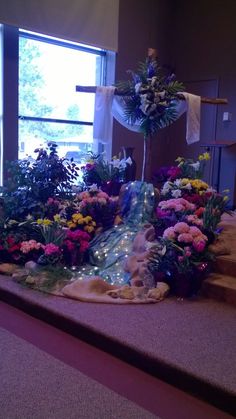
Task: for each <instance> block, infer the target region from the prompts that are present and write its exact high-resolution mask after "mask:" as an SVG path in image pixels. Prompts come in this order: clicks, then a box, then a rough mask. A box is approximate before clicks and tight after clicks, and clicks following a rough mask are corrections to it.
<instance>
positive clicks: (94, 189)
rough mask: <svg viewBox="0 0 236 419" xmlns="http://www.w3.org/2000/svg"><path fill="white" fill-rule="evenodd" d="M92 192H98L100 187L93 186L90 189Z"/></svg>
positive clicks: (94, 184)
mask: <svg viewBox="0 0 236 419" xmlns="http://www.w3.org/2000/svg"><path fill="white" fill-rule="evenodd" d="M88 189H89V191H90V192H96V191H98V185H97V184H96V183H93V184H92V185H91V186H89V187H88Z"/></svg>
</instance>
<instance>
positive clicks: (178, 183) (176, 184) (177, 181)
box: [174, 179, 182, 188]
mask: <svg viewBox="0 0 236 419" xmlns="http://www.w3.org/2000/svg"><path fill="white" fill-rule="evenodd" d="M174 184H175V186H177V188H179V187H180V186H182V181H181V179H176V180H175V181H174Z"/></svg>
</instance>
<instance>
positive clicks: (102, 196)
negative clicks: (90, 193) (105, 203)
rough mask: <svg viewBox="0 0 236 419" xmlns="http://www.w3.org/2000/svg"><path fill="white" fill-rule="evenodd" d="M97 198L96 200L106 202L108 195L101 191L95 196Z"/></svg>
mask: <svg viewBox="0 0 236 419" xmlns="http://www.w3.org/2000/svg"><path fill="white" fill-rule="evenodd" d="M97 197H98V198H104V199H106V200H107V199H109V195H107V193H106V192H103V191H99V192H98V194H97Z"/></svg>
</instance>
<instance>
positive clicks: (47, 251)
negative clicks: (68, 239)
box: [44, 243, 61, 256]
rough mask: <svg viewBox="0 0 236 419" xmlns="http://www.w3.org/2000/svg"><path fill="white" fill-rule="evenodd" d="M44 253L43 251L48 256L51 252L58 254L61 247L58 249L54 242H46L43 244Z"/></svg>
mask: <svg viewBox="0 0 236 419" xmlns="http://www.w3.org/2000/svg"><path fill="white" fill-rule="evenodd" d="M44 253H45V255H46V256H50V255H53V254H60V253H61V249H60V247H59V246H57V245H56V244H54V243H48V244H46V245H45V248H44Z"/></svg>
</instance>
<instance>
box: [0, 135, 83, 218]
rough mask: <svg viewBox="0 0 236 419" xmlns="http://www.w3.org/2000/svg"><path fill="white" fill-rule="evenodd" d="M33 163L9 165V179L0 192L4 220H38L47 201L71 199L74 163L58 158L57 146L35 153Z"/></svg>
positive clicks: (13, 162) (24, 161) (27, 161)
mask: <svg viewBox="0 0 236 419" xmlns="http://www.w3.org/2000/svg"><path fill="white" fill-rule="evenodd" d="M35 152H36V153H37V157H36V159H35V160H34V161H33V162H32V160H30V159H24V160H16V161H12V162H10V163H9V167H8V178H7V181H6V183H5V185H4V187H3V188H2V189H1V197H2V200H1V205H2V210H3V215H4V216H5V217H6V218H13V219H16V220H24V219H25V217H26V216H27V215H28V214H33V215H34V216H35V217H40V216H41V215H42V212H43V206H44V204H45V203H46V202H47V200H48V198H50V197H59V198H70V197H72V196H73V182H74V181H75V180H76V179H77V176H78V168H77V166H76V164H75V163H74V162H73V161H68V160H66V159H65V158H60V157H59V156H58V154H57V145H56V144H55V143H48V147H47V148H46V149H36V150H35Z"/></svg>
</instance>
